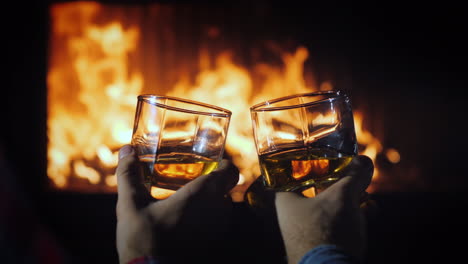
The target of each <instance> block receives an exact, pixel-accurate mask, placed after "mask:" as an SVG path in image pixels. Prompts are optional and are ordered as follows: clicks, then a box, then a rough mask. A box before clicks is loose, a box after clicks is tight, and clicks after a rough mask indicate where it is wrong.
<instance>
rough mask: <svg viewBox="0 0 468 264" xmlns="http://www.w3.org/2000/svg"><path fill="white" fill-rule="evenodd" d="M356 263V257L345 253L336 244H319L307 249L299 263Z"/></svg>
mask: <svg viewBox="0 0 468 264" xmlns="http://www.w3.org/2000/svg"><path fill="white" fill-rule="evenodd" d="M311 263H314V264H358V263H360V262H359V261H358V260H357V259H356V258H354V257H352V256H350V255H349V254H346V253H345V252H344V251H343V250H342V249H340V248H339V247H337V246H336V245H320V246H318V247H315V248H313V249H311V250H310V251H308V252H307V253H306V254H305V255H304V256H303V257H302V259H301V261H299V264H311Z"/></svg>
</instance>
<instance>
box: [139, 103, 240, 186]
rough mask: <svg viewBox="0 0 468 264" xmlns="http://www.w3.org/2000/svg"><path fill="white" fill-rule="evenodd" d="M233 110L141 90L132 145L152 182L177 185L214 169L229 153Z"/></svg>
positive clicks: (148, 178)
mask: <svg viewBox="0 0 468 264" xmlns="http://www.w3.org/2000/svg"><path fill="white" fill-rule="evenodd" d="M230 118H231V112H230V111H229V110H226V109H223V108H221V107H217V106H214V105H209V104H205V103H201V102H196V101H192V100H187V99H182V98H177V97H171V96H162V95H140V96H138V103H137V107H136V113H135V122H134V128H133V136H132V145H133V146H134V148H135V150H136V153H137V155H138V158H139V160H140V161H141V162H142V163H143V166H142V167H143V174H144V179H145V184H146V186H147V187H148V188H149V189H150V188H151V187H158V188H164V189H170V190H177V189H179V188H180V187H182V186H184V185H185V184H186V183H188V182H189V181H191V180H193V179H195V178H197V177H199V176H201V175H205V174H208V173H210V172H211V171H213V170H214V169H216V167H217V166H218V163H219V162H220V161H221V159H222V157H223V153H224V146H225V142H226V135H227V132H228V128H229V121H230Z"/></svg>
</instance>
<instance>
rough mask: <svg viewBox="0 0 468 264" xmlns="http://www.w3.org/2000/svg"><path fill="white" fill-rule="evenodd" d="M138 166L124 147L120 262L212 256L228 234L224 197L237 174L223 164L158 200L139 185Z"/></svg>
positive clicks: (119, 216)
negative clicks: (146, 258)
mask: <svg viewBox="0 0 468 264" xmlns="http://www.w3.org/2000/svg"><path fill="white" fill-rule="evenodd" d="M139 166H141V164H140V162H139V161H138V158H137V157H136V155H135V152H134V151H133V148H132V147H131V146H130V145H126V146H124V147H122V149H121V150H120V153H119V165H118V167H117V171H116V174H117V182H118V201H117V208H116V212H117V234H116V235H117V251H118V254H119V260H120V263H127V262H129V261H130V260H132V259H134V258H137V257H142V256H156V257H159V258H168V259H170V260H176V259H179V260H180V258H182V257H188V258H191V259H192V258H193V257H195V256H196V255H197V254H207V252H208V251H210V252H213V250H216V247H220V246H222V244H221V243H219V239H220V238H222V237H223V236H226V233H227V232H228V231H229V229H230V224H231V223H230V219H231V213H232V201H231V200H230V199H229V195H227V194H228V192H229V191H230V190H231V189H232V188H233V187H234V186H235V185H236V183H237V181H238V180H239V171H238V169H237V168H236V167H235V166H234V165H232V163H230V162H227V161H224V160H223V162H221V163H220V165H219V166H218V169H217V170H216V171H213V172H212V173H210V174H209V175H204V176H200V177H198V178H197V179H195V180H193V181H191V182H189V183H188V184H186V185H185V186H184V187H182V188H181V189H179V190H178V191H176V192H175V193H174V194H173V195H172V196H170V197H169V198H167V199H165V200H159V201H156V200H155V199H154V198H152V197H151V195H150V193H149V191H148V190H147V189H146V188H145V186H144V185H143V179H142V177H143V176H142V175H141V173H140V172H141V170H140V167H139Z"/></svg>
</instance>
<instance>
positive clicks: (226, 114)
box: [137, 94, 232, 117]
mask: <svg viewBox="0 0 468 264" xmlns="http://www.w3.org/2000/svg"><path fill="white" fill-rule="evenodd" d="M137 98H138V101H139V102H140V101H143V102H145V103H148V104H150V105H154V106H158V107H162V108H165V109H168V110H172V111H178V112H184V113H189V114H198V115H207V116H216V117H231V115H232V112H231V111H230V110H228V109H225V108H222V107H219V106H216V105H212V104H207V103H203V102H199V101H195V100H190V99H185V98H180V97H175V96H168V95H157V94H141V95H138V97H137ZM148 99H169V100H173V101H178V102H182V103H186V104H192V105H198V106H202V107H206V108H208V109H212V110H217V111H219V112H208V111H196V110H190V109H184V108H180V107H175V106H170V105H166V104H161V103H158V102H152V101H150V100H148Z"/></svg>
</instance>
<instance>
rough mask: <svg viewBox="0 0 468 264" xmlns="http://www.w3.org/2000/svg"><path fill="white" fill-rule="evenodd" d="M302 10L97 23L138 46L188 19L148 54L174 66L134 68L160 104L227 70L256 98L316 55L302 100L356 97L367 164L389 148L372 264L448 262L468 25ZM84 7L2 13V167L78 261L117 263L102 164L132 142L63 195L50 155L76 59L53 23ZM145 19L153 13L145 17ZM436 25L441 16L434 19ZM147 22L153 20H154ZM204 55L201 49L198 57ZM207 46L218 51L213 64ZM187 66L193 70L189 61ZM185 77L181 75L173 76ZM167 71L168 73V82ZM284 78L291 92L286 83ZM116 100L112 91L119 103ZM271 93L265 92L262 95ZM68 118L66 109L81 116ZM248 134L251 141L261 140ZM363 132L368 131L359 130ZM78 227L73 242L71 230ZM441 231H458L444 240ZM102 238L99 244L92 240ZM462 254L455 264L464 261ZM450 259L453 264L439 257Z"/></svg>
mask: <svg viewBox="0 0 468 264" xmlns="http://www.w3.org/2000/svg"><path fill="white" fill-rule="evenodd" d="M293 2H294V1H291V2H290V5H288V6H287V7H288V8H284V3H283V5H280V4H276V3H272V2H271V3H270V2H269V1H260V2H258V3H256V4H252V3H250V4H249V3H245V2H242V1H241V3H239V4H234V3H232V4H219V5H220V6H219V8H221V10H222V12H214V11H213V10H215V9H216V8H218V7H216V6H214V7H213V6H212V4H209V3H206V2H205V3H200V4H198V3H197V4H196V3H194V2H192V1H182V2H178V5H176V6H173V5H172V4H169V3H168V1H161V2H159V1H138V3H133V2H132V3H130V1H99V3H98V4H95V5H98V6H100V9H101V11H103V12H104V15H99V16H98V17H97V18H96V21H94V20H93V21H92V22H93V23H94V22H95V23H96V24H98V25H101V26H103V27H102V28H101V31H103V30H104V28H106V27H105V26H109V25H113V24H112V23H111V22H112V21H114V20H113V19H109V20H106V19H107V18H106V17H107V15H109V16H110V17H111V18H115V17H120V18H122V17H126V18H125V19H122V20H119V21H120V23H121V27H120V30H121V32H127V33H128V35H130V36H131V35H132V34H134V33H131V32H134V31H132V30H131V29H132V28H134V27H133V26H135V27H136V26H139V27H140V26H141V25H142V24H143V25H146V27H147V26H148V25H147V24H145V23H144V21H143V20H144V19H143V18H141V19H140V20H138V22H136V23H131V21H132V19H133V18H134V17H133V16H138V12H143V13H144V12H151V11H150V10H156V9H158V6H159V8H162V9H164V8H166V9H164V10H165V11H160V13H159V14H161V13H162V14H165V15H166V16H165V18H169V17H170V16H169V15H168V14H169V13H170V11H169V10H173V12H175V10H177V12H181V13H182V14H183V15H180V16H179V15H178V16H177V18H180V20H178V19H175V18H174V20H177V21H176V22H174V21H171V22H170V23H169V22H167V23H168V24H169V25H172V26H174V27H175V28H176V30H175V31H173V32H170V31H169V32H166V31H164V30H162V28H158V29H157V30H160V33H161V34H160V35H161V36H162V35H165V34H169V35H171V34H175V35H174V36H175V37H178V38H187V39H183V40H181V41H179V40H180V39H176V40H177V41H175V40H173V41H174V42H170V41H168V42H161V43H160V42H159V41H160V40H159V39H154V40H153V42H145V43H146V44H148V45H150V44H149V43H152V44H151V45H152V46H151V45H150V47H146V49H147V50H149V51H150V52H153V53H156V52H160V54H159V55H158V56H159V58H160V59H161V60H163V61H164V67H162V66H160V65H159V66H158V65H155V61H156V60H153V59H152V58H153V56H155V54H149V55H147V56H146V57H145V56H144V55H142V54H140V55H138V56H140V57H138V56H136V57H132V58H131V59H130V60H129V65H131V67H130V66H129V67H128V68H127V69H128V72H127V75H126V76H127V79H126V81H127V82H129V83H131V84H132V85H134V86H133V87H135V86H137V85H136V84H138V82H139V81H138V78H139V77H132V76H135V75H132V73H134V72H135V69H140V70H141V71H142V73H141V75H136V76H142V80H144V82H143V84H149V85H151V86H146V85H142V86H143V88H142V89H143V90H144V89H148V91H150V92H154V91H157V90H155V89H156V88H155V87H164V88H163V89H164V92H166V93H170V92H173V91H174V89H175V88H174V87H175V84H177V83H179V84H181V85H180V86H178V87H182V88H184V89H187V88H190V89H191V88H194V87H196V86H197V85H196V84H197V82H196V81H197V77H198V76H199V75H200V74H201V72H203V70H204V69H205V70H207V71H208V73H210V71H209V70H211V71H216V70H218V71H221V69H219V68H218V67H217V66H216V62H217V61H221V62H220V63H221V64H222V63H226V64H224V65H234V66H235V67H237V68H239V69H241V72H243V73H246V74H247V75H248V76H249V78H251V79H252V83H254V84H255V85H253V87H255V89H258V87H261V85H257V84H259V83H260V84H261V83H262V81H265V79H267V78H266V77H268V76H263V79H262V78H261V77H262V76H260V77H259V76H257V75H255V74H260V73H262V71H265V70H266V71H269V70H273V71H276V72H279V73H281V74H283V75H281V74H279V75H278V76H280V77H281V76H282V77H284V76H285V75H284V73H285V72H286V71H287V70H286V69H288V68H287V66H286V64H285V62H284V60H285V58H291V59H292V60H294V59H298V58H304V54H307V55H308V57H307V58H306V59H304V60H303V61H302V62H301V63H297V64H295V65H296V66H298V68H293V69H295V70H297V69H299V68H300V69H301V70H302V72H301V74H302V75H301V76H303V83H302V84H303V86H304V87H305V88H307V89H327V88H331V87H333V88H346V89H349V91H350V94H352V99H353V102H354V106H355V110H356V111H357V112H358V113H360V116H361V118H362V122H363V124H362V129H363V131H362V132H361V133H362V134H367V133H369V134H370V135H371V137H369V138H370V139H367V140H368V141H366V142H361V144H360V149H361V151H364V150H367V149H368V146H370V144H371V142H376V141H378V142H379V143H380V145H379V144H376V147H374V148H369V150H368V151H371V150H372V152H371V153H368V155H370V154H373V153H375V162H376V164H377V166H378V169H379V176H378V177H377V178H376V179H375V181H374V183H373V188H374V189H373V195H374V198H375V199H376V201H377V202H379V205H380V209H381V211H380V213H379V214H378V215H377V216H376V218H375V219H371V221H370V239H371V241H370V242H371V244H370V247H371V256H370V257H371V259H373V260H379V261H377V262H373V263H392V262H394V263H395V262H399V261H401V259H408V254H410V256H409V259H412V260H420V258H422V259H423V260H433V259H437V258H438V256H437V255H434V254H437V252H441V251H443V250H442V249H449V246H448V244H446V245H440V244H438V243H433V241H435V240H437V241H450V240H451V239H452V238H451V237H450V236H451V235H450V234H452V233H456V234H462V235H466V229H465V228H464V224H465V222H466V221H465V220H466V218H465V217H463V216H459V215H458V214H457V212H458V211H463V209H464V208H465V207H466V200H467V199H466V198H465V196H466V195H464V194H463V192H464V191H465V190H466V186H467V185H466V183H467V178H466V177H465V176H464V175H463V173H460V172H463V171H464V170H463V167H462V166H463V165H464V162H463V161H462V160H461V157H462V156H463V153H462V151H463V150H464V149H465V145H466V143H465V140H463V136H461V137H460V133H459V132H460V131H463V128H461V127H458V125H459V124H460V123H463V120H464V118H463V116H462V114H463V100H464V98H463V96H460V95H459V93H458V92H459V91H460V87H464V85H465V83H464V79H463V78H462V77H463V76H464V74H465V73H464V72H463V71H462V69H463V68H462V67H461V66H462V65H461V64H462V63H461V62H462V60H461V59H460V58H461V57H463V55H466V50H465V47H466V42H465V41H464V40H462V37H460V35H461V34H460V33H459V32H463V31H462V29H463V26H461V25H462V23H459V22H461V21H463V19H461V17H463V16H459V12H460V11H459V12H457V11H456V10H453V9H452V8H447V7H441V6H438V7H437V10H435V8H431V7H425V8H426V9H424V11H425V12H422V11H421V9H420V8H421V7H420V6H417V7H416V6H408V5H405V8H401V9H400V8H399V7H396V6H394V7H385V8H381V9H378V10H374V11H372V12H367V10H368V9H362V10H365V11H359V8H357V7H356V9H352V8H348V7H343V8H338V9H334V8H336V7H326V8H325V7H323V6H320V7H316V9H313V10H311V9H310V8H308V7H307V8H306V7H305V6H300V5H298V4H297V5H296V3H293ZM75 3H76V4H78V2H69V3H68V2H65V1H42V2H41V1H34V2H33V3H29V5H30V6H29V7H28V8H26V9H25V8H24V6H23V4H24V2H19V1H18V2H15V1H11V2H9V3H7V4H6V6H5V10H7V11H4V12H5V13H8V14H6V15H4V16H2V24H3V25H6V26H5V27H4V28H3V30H4V33H5V36H8V38H7V39H6V40H5V43H6V44H7V49H5V51H4V63H5V65H8V72H7V73H8V74H5V76H4V78H5V80H6V86H5V87H4V89H2V91H4V92H5V93H6V95H7V97H6V98H7V99H8V100H5V101H4V102H3V103H2V104H1V107H2V110H3V111H2V113H3V115H2V118H3V122H2V129H1V132H0V133H1V141H2V147H3V149H4V153H5V155H4V157H5V159H6V160H7V161H8V164H9V165H10V167H11V168H12V171H13V172H14V173H15V175H17V181H18V182H19V185H20V186H21V187H24V190H25V193H26V194H27V196H28V197H29V198H30V201H31V203H32V204H33V206H34V207H35V208H36V209H37V211H39V212H40V216H41V219H42V220H43V221H44V223H46V225H47V226H48V227H49V228H50V229H51V230H52V231H53V232H54V233H55V234H56V235H57V237H58V239H59V240H60V242H61V243H62V244H63V245H64V247H66V248H67V249H69V251H71V252H72V254H74V255H76V256H79V257H78V259H84V260H85V261H83V262H89V261H88V260H91V259H93V256H94V255H95V249H96V248H100V249H101V250H102V252H101V253H102V257H103V261H104V262H105V261H108V260H109V259H113V260H115V256H116V255H115V248H114V240H113V239H114V238H115V237H113V233H114V231H115V230H114V227H115V217H114V208H115V200H116V194H115V186H113V185H112V177H111V176H112V166H109V167H105V166H102V164H101V161H100V159H96V156H97V155H98V151H99V150H100V151H101V152H103V153H104V154H99V155H103V156H106V155H107V154H109V151H110V153H111V154H112V155H115V151H116V150H117V148H118V146H119V145H120V144H122V143H123V142H124V140H122V141H118V142H115V145H109V146H107V145H106V148H107V149H108V150H105V148H99V149H98V150H96V151H94V152H92V154H90V155H89V156H90V157H88V156H86V157H83V158H80V159H78V158H75V157H73V159H72V160H71V161H68V163H67V164H68V166H69V168H71V169H73V170H74V169H75V167H80V166H79V165H80V164H81V165H85V167H87V168H92V169H95V168H101V167H105V168H106V171H104V172H101V171H100V172H99V176H98V180H95V178H96V177H94V178H93V177H91V178H82V177H78V176H77V175H72V174H73V173H75V172H73V173H71V174H69V175H68V176H64V178H66V180H64V181H61V180H57V182H55V181H54V180H53V179H52V178H51V177H56V176H57V175H58V174H54V173H53V172H48V170H49V167H50V166H49V163H48V162H49V161H48V154H49V152H48V148H49V147H50V146H51V138H50V137H49V136H48V133H49V132H50V130H49V128H48V125H49V123H48V122H49V120H48V118H49V116H50V112H49V110H48V109H50V108H49V107H51V106H50V105H49V103H50V102H51V100H52V102H53V100H54V99H53V98H51V97H50V96H52V95H50V94H49V95H48V93H47V92H48V91H50V89H52V88H51V87H50V83H49V81H50V80H49V78H50V76H49V74H50V69H51V66H53V63H52V61H51V58H52V57H53V56H60V54H62V55H63V54H65V53H63V50H62V51H60V49H65V47H64V46H62V47H57V46H54V47H55V48H57V52H58V53H54V52H55V51H54V50H51V46H52V45H56V44H51V38H53V36H54V35H53V32H52V24H53V22H52V21H51V17H50V14H51V10H52V9H53V8H54V7H55V6H60V5H67V4H70V5H71V4H75ZM185 3H188V6H185V5H184V4H185ZM288 3H289V1H288ZM142 6H145V7H147V9H148V10H147V11H143V10H142ZM150 6H151V7H150ZM184 6H185V7H184ZM403 9H404V10H403ZM427 9H428V10H427ZM351 10H353V12H354V13H353V12H351ZM356 10H357V11H356ZM460 10H461V9H460ZM355 11H356V12H357V14H356V13H355ZM436 11H437V12H436ZM127 12H129V13H130V14H127ZM154 12H156V11H154ZM165 12H169V13H165ZM197 12H199V13H197ZM431 14H440V15H441V16H440V17H434V18H433V17H432V15H431ZM444 14H450V16H444ZM208 15H212V17H211V18H210V17H209V16H208ZM144 17H145V18H148V17H151V15H150V14H149V13H145V15H144ZM192 18H193V19H195V18H196V19H195V20H193V21H200V22H203V23H202V24H198V25H199V26H198V27H197V28H198V30H199V31H200V34H199V36H200V39H195V40H193V39H192V37H193V35H190V34H193V33H190V32H193V31H192V29H193V28H195V27H196V26H195V25H191V26H190V27H184V26H182V25H183V24H184V23H183V22H184V20H190V19H192ZM439 18H441V19H439ZM442 18H443V19H442ZM165 21H169V20H165ZM177 23H180V24H177ZM149 24H151V23H149ZM132 25H133V26H132ZM434 25H438V26H440V28H439V27H435V26H434ZM146 27H143V28H146ZM109 28H110V29H112V28H113V27H111V26H109ZM115 28H119V27H115ZM260 29H261V30H260ZM138 30H141V29H138ZM155 30H156V29H155ZM141 32H145V31H141ZM141 32H140V33H139V34H140V35H139V37H140V41H141V38H144V37H155V35H156V34H155V35H152V36H148V34H146V33H145V34H146V36H143V35H141V34H143V33H141ZM178 32H185V34H178ZM203 32H204V35H203V34H202V33H203ZM457 32H458V33H457ZM176 33H177V34H176ZM93 34H94V33H93ZM149 35H151V34H149ZM201 36H203V37H204V39H201ZM61 40H62V41H64V39H61ZM156 43H160V44H161V45H162V46H160V47H162V48H164V49H163V50H164V51H166V50H167V49H166V48H168V47H169V46H174V45H175V46H178V47H179V48H180V49H179V50H178V52H175V51H172V52H162V51H160V50H159V51H158V50H157V49H155V48H154V49H152V48H151V47H154V45H155V44H156ZM195 44H197V45H196V48H193V47H192V45H195ZM57 45H58V44H57ZM77 45H79V43H78V44H77ZM138 45H142V43H141V42H139V44H138ZM208 46H213V47H212V49H211V47H210V49H209V50H208V51H207V52H205V53H204V52H201V50H204V48H207V47H208ZM226 47H227V48H226ZM192 48H193V49H192ZM146 49H145V50H146ZM251 49H254V50H251ZM226 50H230V55H229V56H228V55H225V56H222V55H224V54H226V53H223V52H224V51H226ZM61 52H62V53H61ZM286 54H289V56H290V57H288V56H287V55H286ZM75 55H76V54H75ZM145 55H146V54H145ZM131 56H134V55H131ZM177 56H183V57H184V58H189V59H187V60H180V59H179V57H177ZM301 56H302V57H301ZM145 60H147V61H145ZM259 64H260V65H259ZM207 65H208V66H207ZM262 65H263V66H262ZM61 66H63V65H61ZM166 66H167V67H166ZM256 66H258V67H256ZM158 67H159V68H158ZM262 67H263V68H262ZM174 68H176V69H178V70H180V71H182V74H181V73H180V72H179V71H171V69H174ZM237 68H236V69H237ZM255 69H257V70H258V72H257V71H255ZM289 69H290V68H289ZM293 69H291V72H294V70H293ZM165 70H170V72H169V73H163V72H164V71H165ZM145 71H147V72H149V73H145ZM154 72H156V73H154ZM297 73H298V72H296V74H297ZM143 77H144V78H143ZM280 77H278V78H279V80H283V81H284V79H287V78H283V79H281V78H280ZM200 78H201V77H200ZM179 81H180V82H179ZM182 81H185V83H184V82H182ZM77 83H78V82H77V80H76V76H71V77H70V82H69V84H68V85H69V86H70V87H72V86H75V85H76V84H77ZM280 83H281V82H280ZM132 85H130V86H132ZM7 87H8V88H9V89H6V88H7ZM75 88H76V87H75ZM69 89H71V90H67V91H69V92H70V96H71V95H75V94H74V93H75V91H73V88H69ZM117 90H118V89H115V90H112V89H111V92H110V94H111V95H112V94H113V92H112V91H114V92H115V91H117ZM143 90H142V91H143ZM260 91H261V89H259V90H255V93H256V94H259V93H260ZM103 93H105V92H104V91H103ZM187 95H189V93H188V92H187ZM73 97H74V98H75V96H73ZM74 98H72V99H74ZM76 98H78V97H76ZM92 99H93V98H90V99H89V100H92ZM252 100H253V99H252ZM68 102H69V101H64V102H62V103H63V104H67V103H68ZM248 103H250V102H248ZM66 106H67V108H68V106H69V105H66ZM71 107H72V105H70V108H71ZM19 110H21V111H19ZM77 111H79V110H77ZM125 112H126V113H129V114H130V115H133V112H134V108H132V107H131V106H130V103H129V104H128V108H127V109H125ZM126 120H127V121H124V122H123V123H125V124H126V125H130V126H131V124H132V122H133V120H132V117H130V119H128V118H126ZM72 121H73V120H72ZM75 122H76V124H75ZM249 122H250V120H249ZM249 122H247V124H248V125H247V126H246V127H250V123H249ZM356 122H357V123H358V122H360V121H359V119H357V120H356ZM128 123H129V124H128ZM74 125H77V126H78V122H77V121H76V120H75V121H74V122H72V124H71V126H74ZM67 126H68V125H67ZM230 132H232V131H230ZM123 134H125V133H123ZM461 134H463V133H461ZM230 135H231V134H230ZM109 137H111V138H112V137H113V136H112V135H111V136H109ZM361 140H362V138H361ZM98 146H101V145H100V144H98ZM231 151H232V150H231ZM227 152H228V153H227V154H228V155H230V156H233V155H232V153H230V152H229V151H227ZM105 153H107V154H105ZM112 155H110V156H111V157H113V156H112ZM398 155H399V156H400V161H399V162H397V163H394V162H396V161H398ZM93 156H94V157H93ZM108 156H109V155H108ZM104 159H105V158H104ZM79 160H81V161H82V162H78V161H79ZM109 160H111V159H109ZM392 161H393V162H392ZM94 163H97V165H93V164H94ZM91 174H93V173H91ZM441 178H442V179H443V180H442V181H441V180H440V179H441ZM93 181H97V183H96V184H94V183H93ZM246 182H247V181H246ZM109 183H110V184H109ZM61 184H63V185H61ZM240 206H241V205H240ZM244 209H245V208H242V209H240V211H242V212H241V213H239V215H242V214H244V213H245V211H243V210H244ZM245 214H247V215H249V214H248V213H245ZM244 216H245V215H244ZM249 217H251V215H249ZM237 220H239V221H238V223H239V226H240V227H243V228H244V231H243V232H242V228H239V230H238V231H239V234H240V235H243V234H245V233H248V232H250V231H253V229H254V227H257V226H259V225H261V223H254V224H252V221H253V220H252V218H248V219H247V220H246V218H245V217H239V219H237ZM70 224H72V225H73V226H74V228H70ZM440 226H444V227H445V228H446V229H445V230H443V231H438V230H440V229H439V227H440ZM249 227H250V228H249ZM265 229H266V228H265ZM427 230H431V232H429V233H428V232H427ZM257 231H258V230H257ZM90 236H91V237H93V238H94V240H93V241H89V239H87V238H88V237H90ZM402 240H404V241H403V242H402ZM235 241H236V242H239V241H243V239H242V238H240V239H238V240H235ZM265 241H266V239H265ZM256 242H258V241H250V242H249V243H250V244H248V245H246V246H245V248H249V247H250V248H255V247H256V246H258V244H256ZM236 246H237V247H238V248H244V247H242V246H239V245H236ZM450 246H453V247H455V248H456V247H457V245H453V244H450ZM441 247H442V248H441ZM273 248H275V249H277V247H273ZM262 249H263V248H262ZM402 249H404V250H402ZM432 249H434V250H432ZM265 251H267V250H266V249H265ZM278 252H279V251H278ZM427 252H429V253H430V254H429V253H427ZM452 252H454V251H453V250H452ZM425 254H429V255H425ZM454 254H455V256H457V253H456V252H454ZM446 257H447V256H446ZM439 259H443V258H442V257H440V256H439ZM454 259H455V258H454ZM444 260H445V259H444Z"/></svg>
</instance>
